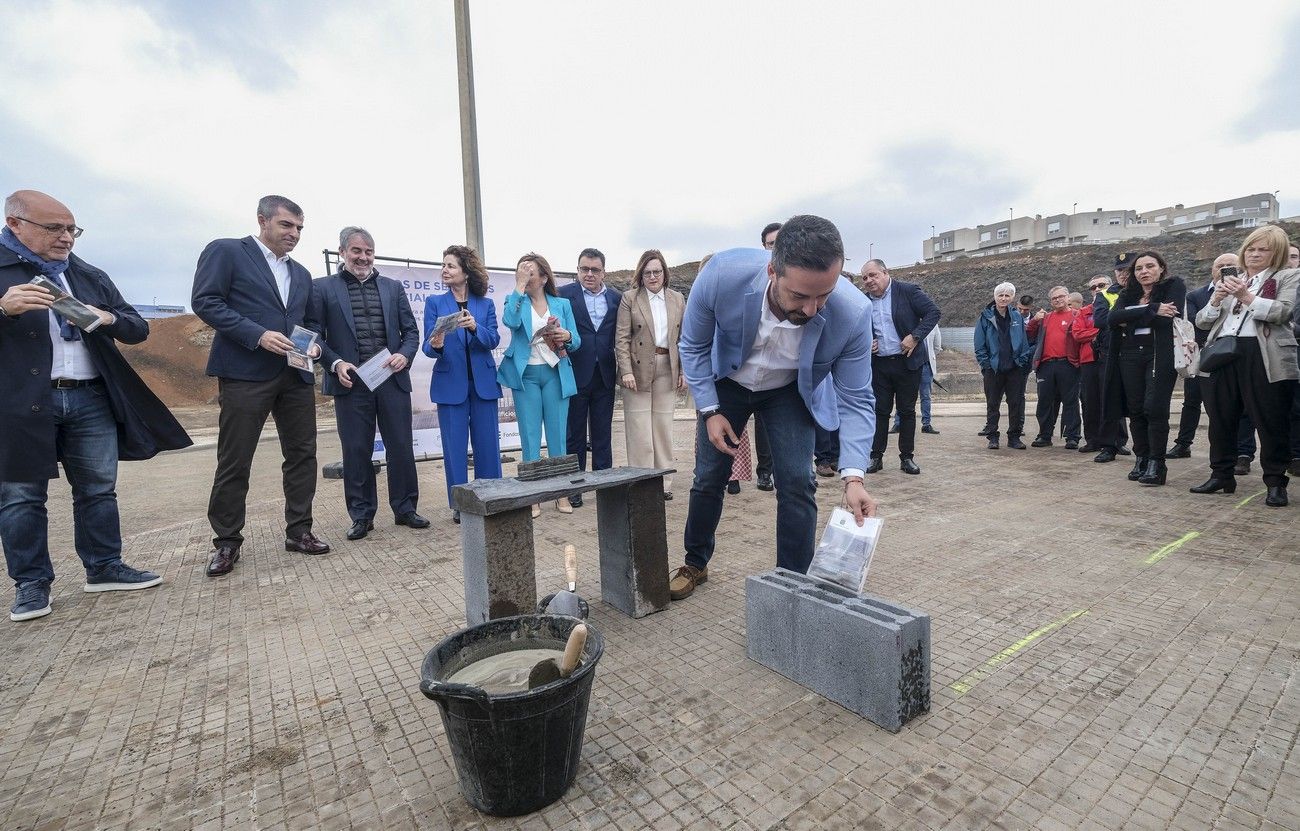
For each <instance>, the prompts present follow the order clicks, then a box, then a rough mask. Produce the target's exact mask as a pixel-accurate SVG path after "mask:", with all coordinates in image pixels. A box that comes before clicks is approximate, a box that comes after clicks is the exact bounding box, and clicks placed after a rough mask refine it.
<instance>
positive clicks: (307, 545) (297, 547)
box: [284, 531, 330, 554]
mask: <svg viewBox="0 0 1300 831" xmlns="http://www.w3.org/2000/svg"><path fill="white" fill-rule="evenodd" d="M284 550H285V551H297V552H298V553H299V554H326V553H328V552H329V550H330V547H329V545H328V544H327V543H324V542H322V541H321V540H320V539H318V538H317V537H316V535H315V534H313V533H312V532H311V531H307V532H306V533H303V534H299V535H298V536H296V537H289V538H288V539H286V540H285V541H284Z"/></svg>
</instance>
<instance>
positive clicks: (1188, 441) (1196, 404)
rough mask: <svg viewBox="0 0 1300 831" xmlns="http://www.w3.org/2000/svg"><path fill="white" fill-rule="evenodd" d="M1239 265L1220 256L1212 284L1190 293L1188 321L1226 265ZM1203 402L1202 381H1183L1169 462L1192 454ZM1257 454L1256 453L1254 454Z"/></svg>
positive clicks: (1200, 339)
mask: <svg viewBox="0 0 1300 831" xmlns="http://www.w3.org/2000/svg"><path fill="white" fill-rule="evenodd" d="M1227 265H1230V266H1234V267H1235V266H1236V265H1237V255H1236V254H1233V253H1227V254H1220V255H1219V256H1218V257H1216V258H1215V260H1214V264H1213V265H1211V266H1210V282H1208V283H1206V284H1205V285H1204V286H1201V287H1200V288H1199V289H1195V290H1194V291H1189V292H1187V310H1186V311H1187V319H1188V320H1196V315H1197V313H1198V312H1200V310H1201V309H1204V308H1205V304H1206V303H1209V302H1210V295H1211V294H1213V293H1214V284H1215V283H1217V282H1218V281H1219V271H1220V269H1222V268H1223V267H1224V266H1227ZM1209 334H1210V333H1209V331H1208V330H1206V329H1201V328H1197V330H1196V345H1197V346H1205V338H1206V337H1207V336H1209ZM1203 404H1204V401H1203V399H1202V397H1201V379H1200V378H1198V377H1197V376H1195V375H1193V376H1192V377H1190V378H1185V379H1183V409H1182V412H1181V413H1180V414H1179V417H1178V436H1177V438H1175V439H1174V446H1173V447H1172V448H1171V449H1170V450H1169V452H1168V454H1166V457H1167V458H1170V459H1186V458H1188V457H1189V456H1191V455H1192V442H1193V441H1195V440H1196V428H1197V426H1198V425H1199V424H1200V423H1201V410H1202V409H1204V406H1203ZM1249 432H1250V436H1251V439H1252V440H1253V439H1254V427H1253V425H1252V426H1251V427H1250V428H1249ZM1251 455H1252V456H1253V455H1254V454H1253V453H1252V454H1251Z"/></svg>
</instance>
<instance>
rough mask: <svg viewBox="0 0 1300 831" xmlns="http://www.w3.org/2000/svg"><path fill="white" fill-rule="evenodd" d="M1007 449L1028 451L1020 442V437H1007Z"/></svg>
mask: <svg viewBox="0 0 1300 831" xmlns="http://www.w3.org/2000/svg"><path fill="white" fill-rule="evenodd" d="M1007 447H1008V448H1010V449H1012V450H1028V449H1029V448H1027V447H1025V443H1024V442H1022V441H1021V440H1020V437H1019V436H1017V437H1015V438H1014V439H1013V438H1010V437H1008V438H1007Z"/></svg>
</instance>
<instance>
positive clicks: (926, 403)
mask: <svg viewBox="0 0 1300 831" xmlns="http://www.w3.org/2000/svg"><path fill="white" fill-rule="evenodd" d="M933 383H934V373H933V372H931V371H930V363H929V362H928V361H927V362H926V363H923V364H921V426H922V427H929V426H930V399H931V396H930V386H931V384H933ZM902 424H903V422H902V420H901V419H900V418H899V417H898V410H897V409H895V410H894V429H895V430H897V429H899V428H900V427H902Z"/></svg>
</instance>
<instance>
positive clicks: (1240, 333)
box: [1205, 268, 1273, 338]
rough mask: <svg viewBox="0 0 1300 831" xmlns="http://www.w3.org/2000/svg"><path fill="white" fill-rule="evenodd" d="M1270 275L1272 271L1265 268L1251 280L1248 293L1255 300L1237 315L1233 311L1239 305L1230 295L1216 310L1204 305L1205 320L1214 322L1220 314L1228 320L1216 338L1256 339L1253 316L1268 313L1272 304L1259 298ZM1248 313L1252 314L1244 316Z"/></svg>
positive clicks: (1207, 304) (1212, 306)
mask: <svg viewBox="0 0 1300 831" xmlns="http://www.w3.org/2000/svg"><path fill="white" fill-rule="evenodd" d="M1272 273H1273V269H1271V268H1266V269H1264V270H1263V271H1261V272H1260V273H1258V274H1256V275H1255V276H1254V277H1253V278H1251V281H1250V293H1251V294H1253V295H1255V299H1254V300H1252V301H1251V302H1250V303H1249V304H1247V305H1246V306H1245V307H1243V308H1241V310H1240V312H1239V313H1238V314H1233V311H1234V310H1236V309H1237V308H1238V307H1239V306H1240V304H1239V303H1238V302H1237V298H1235V297H1233V296H1232V295H1231V294H1230V295H1228V296H1227V297H1225V298H1223V302H1222V303H1220V304H1219V306H1218V308H1215V307H1214V305H1213V304H1211V303H1206V304H1205V319H1206V320H1214V319H1215V318H1216V317H1218V316H1219V315H1221V314H1227V315H1228V319H1227V320H1225V321H1223V326H1221V327H1219V334H1218V337H1225V336H1227V335H1235V336H1237V337H1239V338H1253V337H1256V332H1255V315H1261V314H1264V313H1265V312H1267V311H1268V307H1269V306H1271V305H1272V304H1273V301H1271V300H1267V299H1265V298H1263V297H1260V296H1259V290H1260V288H1262V287H1263V285H1264V281H1265V280H1267V279H1268V278H1269V276H1270V275H1272ZM1248 311H1249V312H1252V313H1253V314H1246V312H1248Z"/></svg>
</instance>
